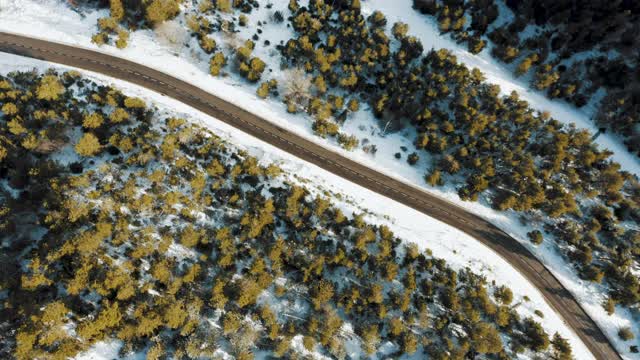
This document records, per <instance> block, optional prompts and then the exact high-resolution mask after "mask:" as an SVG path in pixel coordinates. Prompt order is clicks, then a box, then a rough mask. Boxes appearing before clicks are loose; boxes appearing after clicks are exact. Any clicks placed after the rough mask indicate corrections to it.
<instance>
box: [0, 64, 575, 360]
mask: <svg viewBox="0 0 640 360" xmlns="http://www.w3.org/2000/svg"><path fill="white" fill-rule="evenodd" d="M0 108H2V112H0V144H1V145H2V147H1V148H2V149H3V151H2V152H0V154H1V156H0V199H2V204H6V205H3V207H2V209H1V210H0V226H2V232H0V234H1V235H0V242H1V243H2V244H3V251H2V255H1V257H0V261H1V264H2V269H3V271H2V272H1V273H0V288H2V297H3V301H2V303H0V323H1V324H2V329H3V332H2V334H1V335H0V339H1V341H0V343H1V344H2V345H1V346H0V354H1V356H2V357H3V358H11V357H14V358H17V359H35V358H68V357H71V356H73V355H75V354H77V353H79V352H82V351H84V350H86V349H88V348H89V347H90V346H91V345H92V344H94V343H96V342H97V341H102V340H107V341H108V340H110V339H119V340H121V341H122V342H123V344H124V346H123V347H122V349H121V355H124V354H127V353H130V352H140V351H146V352H147V358H149V359H161V358H169V357H174V358H183V357H189V358H201V357H204V358H211V357H215V356H218V355H221V353H222V352H226V353H229V354H232V355H233V356H235V357H236V358H238V359H252V358H253V354H254V353H255V352H257V351H261V352H268V353H269V354H272V355H273V356H277V357H287V358H290V357H298V356H302V354H300V353H299V350H296V348H295V346H292V343H293V340H294V339H295V338H300V337H302V343H303V345H304V348H305V349H306V350H308V351H316V352H319V353H321V354H324V355H328V356H332V357H335V358H345V357H346V356H347V349H346V347H345V345H346V343H347V342H350V343H351V344H353V341H354V339H355V341H356V343H357V344H358V346H360V347H361V349H362V350H363V351H364V352H365V353H367V354H373V353H376V352H378V351H381V345H382V344H386V343H387V342H391V343H392V344H393V347H391V350H389V349H390V348H389V347H388V346H385V348H386V349H387V350H385V351H387V355H389V356H393V357H396V356H400V355H401V354H412V353H416V352H423V353H426V354H428V355H429V357H430V358H435V359H445V358H446V359H464V358H468V357H469V356H475V355H477V354H486V356H488V357H491V358H496V359H498V358H499V359H504V358H512V357H514V356H515V355H514V354H516V353H520V352H523V351H529V352H534V353H544V354H551V355H553V356H556V358H563V359H564V358H569V357H570V356H571V347H570V346H569V345H568V343H567V341H566V340H565V339H563V338H561V337H560V336H559V335H557V334H556V335H555V336H553V337H550V336H549V335H548V334H547V333H546V332H545V331H544V329H543V328H542V327H541V326H540V324H539V323H537V322H536V321H535V320H534V319H532V318H521V317H520V316H519V315H518V313H517V312H516V311H515V308H516V306H517V304H514V303H513V302H514V300H513V295H512V293H511V291H510V290H509V289H508V288H506V287H502V286H494V285H491V284H488V283H487V281H486V279H485V278H483V277H482V276H480V275H477V274H475V273H473V272H472V271H470V270H469V269H462V270H460V271H454V270H453V269H451V268H450V267H449V266H448V265H447V264H446V262H445V261H444V260H442V259H438V258H435V257H433V256H432V255H431V254H430V252H429V251H420V250H419V249H418V247H417V246H416V245H415V244H407V243H405V242H402V241H401V240H400V239H398V238H397V237H396V236H394V234H393V233H392V232H391V231H390V230H389V229H388V228H387V227H385V226H374V225H371V224H368V223H367V222H365V221H364V220H363V215H354V216H352V217H349V216H345V214H343V213H342V211H341V210H339V209H338V208H335V207H334V206H332V204H331V201H330V200H329V199H326V198H323V197H321V196H312V195H311V194H310V192H309V190H307V189H305V188H303V187H300V186H296V185H293V184H290V183H288V182H287V181H286V177H283V176H280V174H281V170H280V169H279V168H278V167H276V166H274V165H269V166H262V165H260V164H259V163H258V161H257V159H256V158H253V157H251V156H248V155H247V154H246V153H244V152H243V151H239V150H237V149H236V148H234V146H233V145H231V144H227V143H225V142H224V141H223V140H221V139H220V138H219V137H217V136H216V135H214V134H212V133H211V132H208V131H206V130H204V129H202V128H199V127H197V126H195V125H192V124H189V123H188V122H187V121H185V120H183V119H179V118H165V119H162V118H160V117H159V116H158V115H157V114H156V113H155V111H154V109H153V108H151V107H149V106H147V104H145V102H144V101H143V100H142V99H139V98H135V97H128V96H126V95H124V94H123V93H121V92H120V91H119V90H118V89H115V88H113V87H109V86H102V85H97V84H95V83H92V82H89V81H87V80H85V79H82V78H81V77H80V76H79V74H77V73H75V72H66V73H63V74H57V73H55V72H54V71H49V72H47V73H46V74H38V73H36V72H28V73H12V74H10V75H8V76H7V77H2V76H0ZM346 324H350V325H351V326H345V325H346ZM349 329H352V330H349ZM388 351H391V352H392V353H388Z"/></svg>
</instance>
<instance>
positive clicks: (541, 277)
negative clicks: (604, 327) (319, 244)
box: [0, 32, 622, 360]
mask: <svg viewBox="0 0 640 360" xmlns="http://www.w3.org/2000/svg"><path fill="white" fill-rule="evenodd" d="M0 51H2V52H7V53H12V54H16V55H21V56H28V57H31V58H36V59H40V60H45V61H50V62H55V63H59V64H64V65H68V66H73V67H77V68H81V69H85V70H90V71H94V72H97V73H101V74H104V75H107V76H111V77H114V78H118V79H122V80H125V81H128V82H130V83H134V84H137V85H140V86H143V87H145V88H147V89H150V90H153V91H156V92H160V93H162V94H165V95H167V96H169V97H172V98H174V99H176V100H178V101H181V102H183V103H185V104H187V105H189V106H192V107H194V108H196V109H198V110H200V111H202V112H204V113H206V114H209V115H211V116H212V117H215V118H217V119H219V120H221V121H224V122H225V123H227V124H229V125H231V126H233V127H236V128H238V129H240V130H242V131H244V132H246V133H248V134H250V135H252V136H255V137H257V138H259V139H261V140H262V141H265V142H267V143H269V144H271V145H274V146H276V147H278V148H280V149H282V150H284V151H287V152H289V153H291V154H293V155H295V156H297V157H299V158H301V159H303V160H305V161H308V162H311V163H313V164H315V165H317V166H319V167H321V168H323V169H325V170H327V171H330V172H332V173H334V174H336V175H338V176H341V177H343V178H345V179H347V180H349V181H352V182H354V183H356V184H358V185H360V186H363V187H365V188H367V189H370V190H372V191H375V192H377V193H379V194H381V195H384V196H386V197H388V198H390V199H393V200H395V201H397V202H400V203H402V204H404V205H407V206H409V207H411V208H414V209H416V210H418V211H420V212H422V213H424V214H426V215H428V216H430V217H433V218H436V219H438V220H440V221H442V222H444V223H446V224H448V225H450V226H453V227H455V228H457V229H459V230H461V231H463V232H465V233H467V234H468V235H470V236H472V237H473V238H475V239H477V240H478V241H480V242H482V243H483V244H485V245H486V246H488V247H489V248H491V249H492V250H493V251H495V252H496V253H498V254H499V255H500V256H501V257H502V258H504V259H505V260H506V261H508V262H509V263H510V264H511V265H512V266H513V267H514V268H516V269H517V270H518V271H519V272H520V273H521V274H522V275H524V276H525V277H526V278H527V279H528V280H529V281H530V282H531V283H532V284H533V285H534V286H535V287H536V288H537V289H538V290H539V291H540V292H541V293H542V294H543V296H544V298H545V300H546V301H547V302H548V303H549V305H550V306H551V307H552V308H553V309H554V310H555V311H556V312H557V313H558V314H560V316H561V317H562V318H563V319H564V321H565V322H566V323H567V325H568V326H570V327H571V328H572V330H573V331H574V332H575V333H576V334H577V335H578V336H579V337H580V339H581V340H582V341H583V343H584V344H585V345H586V346H587V348H588V349H589V350H590V351H591V353H592V354H593V355H594V356H595V357H596V358H597V359H601V360H613V359H622V358H621V356H620V355H619V354H618V353H617V352H616V350H615V348H614V347H613V345H612V344H611V343H610V342H609V340H608V339H607V337H606V336H605V335H604V333H603V332H602V331H601V330H600V328H599V327H598V326H597V325H596V323H595V322H594V321H593V320H592V319H591V318H590V317H589V315H587V313H586V312H585V311H584V309H583V308H582V307H581V306H580V304H579V303H578V302H577V301H576V299H575V298H574V297H573V296H572V295H571V293H570V292H569V291H568V290H567V289H565V288H564V287H563V286H562V284H561V283H560V282H559V281H558V279H557V278H555V277H554V276H553V274H551V272H550V271H549V270H547V268H545V267H544V266H543V265H542V263H541V262H540V261H539V260H538V259H536V258H535V257H534V256H533V255H532V254H531V253H530V252H529V251H528V250H527V249H526V248H525V247H524V246H523V245H522V244H520V243H519V242H518V241H517V240H515V239H514V238H512V237H511V236H509V235H508V234H507V233H505V232H504V231H502V230H500V229H498V228H497V227H496V226H494V225H492V224H491V223H490V222H488V221H487V220H485V219H483V218H481V217H479V216H477V215H475V214H472V213H470V212H467V211H466V210H464V209H463V208H461V207H459V206H457V205H455V204H452V203H450V202H448V201H446V200H443V199H441V198H439V197H437V196H434V195H432V194H429V193H427V192H425V191H423V190H421V189H419V188H417V187H414V186H411V185H409V184H406V183H403V182H401V181H399V180H396V179H394V178H392V177H389V176H387V175H385V174H382V173H380V172H378V171H376V170H373V169H371V168H369V167H367V166H365V165H362V164H360V163H358V162H355V161H353V160H350V159H348V158H346V157H344V156H342V155H340V154H338V153H336V152H333V151H332V150H330V149H327V148H325V147H323V146H321V145H318V144H316V143H314V142H312V141H310V140H306V139H304V138H303V137H301V136H299V135H296V134H295V133H293V132H291V131H289V130H287V129H285V128H283V127H280V126H278V125H275V124H273V123H271V122H269V121H267V120H265V119H262V118H260V117H258V116H256V115H254V114H252V113H250V112H248V111H246V110H244V109H242V108H240V107H238V106H235V105H233V104H231V103H228V102H226V101H224V100H222V99H220V98H218V97H216V96H214V95H212V94H210V93H208V92H205V91H204V90H201V89H199V88H198V87H196V86H193V85H191V84H189V83H187V82H185V81H182V80H179V79H177V78H174V77H172V76H170V75H167V74H165V73H162V72H160V71H157V70H154V69H151V68H149V67H146V66H144V65H141V64H138V63H135V62H131V61H128V60H124V59H122V58H118V57H114V56H111V55H107V54H104V53H101V52H97V51H92V50H88V49H83V48H76V47H72V46H68V45H63V44H59V43H54V42H48V41H44V40H38V39H33V38H28V37H24V36H20V35H16V34H10V33H4V32H0Z"/></svg>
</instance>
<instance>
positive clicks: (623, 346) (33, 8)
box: [0, 0, 640, 358]
mask: <svg viewBox="0 0 640 360" xmlns="http://www.w3.org/2000/svg"><path fill="white" fill-rule="evenodd" d="M274 3H276V5H274V6H275V7H280V8H282V7H285V6H284V4H282V3H278V2H274ZM405 3H406V4H405ZM410 5H411V4H410V1H408V0H403V1H399V2H387V1H370V2H366V3H364V8H365V10H366V11H368V12H372V11H373V10H374V9H375V10H382V11H383V12H384V13H385V14H387V16H388V17H389V19H390V20H391V21H394V20H396V19H398V20H402V21H404V22H406V23H408V24H409V25H410V33H412V34H414V35H416V36H418V37H419V38H421V39H422V40H423V42H424V44H425V46H427V47H431V46H433V47H434V48H448V49H451V50H452V51H453V52H454V54H455V55H456V56H457V57H458V59H459V60H460V61H462V62H464V63H466V64H467V65H469V66H472V67H478V68H480V69H481V70H482V71H483V73H484V74H485V76H486V77H487V79H488V80H489V81H490V82H492V83H497V84H499V85H500V87H501V90H502V91H503V92H504V93H508V92H510V91H511V90H516V91H518V92H519V93H520V95H521V97H522V98H523V99H526V100H527V101H528V102H529V103H530V104H531V105H532V106H533V107H534V108H536V109H540V110H547V111H549V112H550V113H551V115H552V116H553V117H554V118H556V119H558V120H560V121H567V122H574V123H576V124H577V125H578V126H579V127H582V128H586V129H590V130H593V125H592V124H591V122H590V121H589V120H588V119H589V116H590V115H591V114H589V113H584V112H582V111H577V110H575V109H572V108H571V107H570V106H569V105H566V104H563V103H560V102H552V101H549V100H548V99H546V98H545V97H544V96H543V95H541V94H538V93H536V92H532V91H530V90H528V88H527V86H526V84H525V83H524V82H523V81H520V80H516V79H513V77H512V75H511V73H510V72H509V71H508V70H505V69H503V68H502V67H501V66H500V65H498V63H497V62H495V61H494V60H492V59H491V58H490V57H489V56H488V55H486V54H481V55H479V56H475V55H471V54H469V53H468V52H466V50H464V49H462V48H460V47H459V46H457V45H456V44H455V43H453V42H451V41H450V40H448V38H444V37H440V36H439V35H438V34H437V29H436V27H435V25H434V24H429V23H428V22H426V21H425V18H424V17H422V16H420V14H418V13H414V12H413V11H411V10H410ZM271 12H272V11H270V10H269V9H267V8H266V7H261V8H260V9H257V11H256V13H254V14H253V15H252V16H251V18H250V20H249V21H251V22H257V21H258V20H260V19H262V20H265V19H268V18H269V17H270V15H271ZM84 15H85V17H81V16H80V15H78V14H77V13H75V12H73V11H71V10H70V9H69V8H68V7H65V6H61V5H59V4H56V3H54V2H51V1H34V0H29V1H18V0H15V1H12V0H0V28H1V29H3V30H6V31H14V32H19V33H24V34H30V35H32V36H38V37H43V38H47V39H50V40H53V41H62V42H65V43H70V44H77V45H81V46H85V47H89V48H93V49H97V50H99V51H105V52H108V53H110V54H113V55H117V56H122V57H125V58H128V59H131V60H134V61H137V62H140V63H144V64H146V65H149V66H152V67H154V68H156V69H160V70H163V71H165V72H167V73H170V74H171V75H173V76H176V77H179V78H182V79H184V80H186V81H189V82H191V83H193V84H195V85H198V86H199V87H201V88H202V89H205V90H207V91H210V92H211V93H214V94H216V95H218V96H220V97H222V98H225V99H226V100H228V101H231V102H234V103H236V104H238V105H241V106H243V107H244V108H246V109H249V110H251V111H254V112H255V113H257V114H258V115H260V116H262V117H264V118H266V119H268V120H270V121H273V122H276V123H279V124H285V125H286V126H287V127H288V128H290V129H293V130H295V131H296V132H298V133H299V134H300V135H302V136H305V137H307V138H309V139H311V140H314V141H318V142H320V143H322V144H323V145H325V146H328V147H331V148H332V149H335V151H338V152H341V153H342V154H344V155H345V156H348V157H351V158H353V159H356V160H358V161H360V162H362V163H364V164H367V165H369V166H372V167H375V168H377V169H379V170H381V171H384V172H386V173H388V174H390V175H392V176H395V177H397V178H399V179H402V180H404V181H407V182H410V183H413V184H416V185H418V186H421V187H424V188H425V190H427V191H429V192H432V193H435V194H437V195H440V196H442V197H444V198H447V199H448V200H450V201H452V202H455V203H457V204H459V205H461V206H463V207H465V208H467V209H468V210H470V211H473V212H475V213H478V214H481V215H482V216H484V217H485V218H487V219H489V220H490V221H492V222H493V223H495V224H496V225H498V226H500V227H501V228H502V229H504V230H506V231H507V232H509V233H510V234H512V235H513V236H514V237H516V238H517V239H519V240H521V241H522V242H523V244H525V245H526V246H527V247H528V248H529V249H530V250H531V251H532V252H533V253H534V254H536V255H537V256H538V257H539V258H541V259H542V260H543V261H544V263H545V264H547V266H548V267H549V268H550V269H551V270H552V271H553V272H554V273H555V274H556V275H557V276H558V278H559V279H560V280H561V281H562V282H563V284H564V285H565V286H566V287H567V288H568V289H569V290H570V291H571V292H572V293H574V295H575V296H576V297H577V298H578V299H579V300H580V301H581V303H582V304H583V305H584V307H585V309H586V310H587V311H588V312H589V313H590V314H591V316H592V317H593V318H594V319H595V320H596V322H598V324H599V325H600V326H601V327H602V328H603V329H604V330H605V332H606V334H607V335H608V337H609V338H610V339H611V340H612V341H613V342H614V343H615V344H616V345H617V347H618V350H619V351H620V352H621V353H623V354H626V356H628V357H629V358H632V357H633V356H634V355H633V354H631V353H629V352H628V344H627V343H624V342H622V341H620V340H619V339H618V337H617V335H616V334H617V332H618V329H619V328H620V327H623V326H630V327H631V328H632V330H633V331H634V332H635V333H636V334H638V333H640V327H639V325H638V324H637V322H635V323H633V322H631V321H630V319H631V318H632V315H631V314H630V312H629V311H627V310H625V309H623V308H618V309H617V311H616V313H615V314H614V315H612V316H608V315H607V314H606V313H605V311H604V310H603V308H602V306H601V304H602V303H603V302H604V296H603V289H602V287H601V286H599V285H593V284H592V283H589V282H587V281H584V280H580V279H579V278H578V276H577V275H576V274H575V271H573V270H572V269H570V268H569V267H568V266H567V265H566V262H565V261H564V260H563V259H562V257H561V256H560V255H559V254H558V252H557V251H556V250H555V248H554V245H553V244H552V241H550V240H549V239H546V240H545V242H544V243H543V244H542V245H541V246H533V245H531V244H530V242H529V241H528V240H527V236H526V234H527V232H529V231H531V230H533V229H534V228H536V225H537V224H531V223H529V224H527V225H522V223H521V222H520V220H519V218H518V215H517V214H515V213H514V212H502V213H500V212H497V211H494V210H492V209H490V207H489V205H488V203H487V202H486V201H481V202H477V203H476V202H463V201H461V200H460V199H459V197H458V195H457V193H456V190H455V187H454V186H453V185H449V186H445V187H442V188H431V187H427V186H426V185H425V184H424V180H423V176H424V174H423V173H422V171H420V170H419V169H421V168H425V167H427V166H428V165H429V159H428V158H426V157H423V158H422V159H420V161H419V162H418V168H416V167H411V166H408V165H407V164H406V162H404V161H397V160H395V159H393V158H392V157H391V156H388V155H389V154H393V153H395V152H398V149H400V148H402V147H405V148H409V149H411V148H413V144H412V139H414V138H415V133H414V132H413V130H410V129H405V130H402V131H401V132H398V133H386V132H385V131H384V130H383V129H382V128H381V127H380V126H379V125H378V124H376V123H375V121H374V120H373V119H372V118H371V115H370V111H369V109H361V110H360V111H359V112H357V113H355V114H354V116H353V117H351V118H350V119H349V121H348V122H346V123H345V124H344V125H343V126H342V128H341V129H342V130H343V131H345V132H346V133H348V134H351V135H355V136H356V137H358V138H360V139H365V138H366V139H368V140H369V142H370V143H371V144H375V146H376V148H377V150H378V153H377V155H372V154H371V153H370V152H366V151H363V150H362V149H358V150H355V151H352V152H348V151H344V150H342V149H341V148H340V147H339V146H338V144H337V143H336V142H335V141H333V140H323V139H320V138H318V137H316V136H315V135H313V130H312V126H311V124H310V123H309V122H307V121H304V120H303V119H301V117H300V116H295V115H291V114H288V113H287V112H286V107H285V105H284V104H282V103H280V102H277V101H263V100H261V99H259V98H258V97H257V96H256V95H255V90H254V89H253V88H251V87H247V86H246V83H245V82H244V81H242V80H241V79H240V78H239V77H237V76H229V77H226V78H214V77H211V76H209V75H207V74H208V73H209V63H208V58H207V57H206V56H205V54H203V53H202V51H200V50H199V49H198V45H197V41H196V40H195V39H191V40H190V48H184V47H180V46H178V47H176V46H174V45H173V44H171V43H162V42H160V41H157V37H156V35H155V34H154V33H153V32H152V31H150V30H143V31H136V32H134V33H132V34H131V38H130V40H129V42H130V45H129V46H128V47H127V48H125V49H117V48H115V47H113V46H102V47H97V46H96V45H94V44H92V43H91V42H90V38H91V35H92V34H93V33H94V32H95V27H96V22H97V19H98V18H100V17H103V16H107V13H106V12H105V11H102V12H95V11H94V12H88V13H85V14H84ZM182 21H183V22H184V19H182ZM183 26H184V25H183ZM263 32H264V33H263V35H262V37H263V39H269V40H270V41H271V43H272V44H277V43H280V41H281V40H282V41H286V40H287V39H289V38H290V37H291V36H292V33H291V32H290V30H286V31H283V28H282V27H277V26H274V25H273V24H271V23H268V24H266V25H265V26H264V27H263ZM252 34H253V29H252V28H251V27H246V28H240V35H241V37H244V38H249V37H251V35H252ZM274 52H275V50H274V49H273V48H268V47H263V46H258V47H256V49H255V50H254V53H255V54H256V55H259V56H260V57H261V58H262V59H263V60H265V62H266V63H267V69H268V70H267V71H273V73H271V74H272V76H274V77H276V78H278V69H279V59H278V57H277V56H275V55H274ZM172 106H179V105H178V104H173V105H172ZM228 131H232V130H231V129H228ZM238 136H240V137H241V136H242V135H240V134H236V135H235V137H234V139H236V138H237V137H238ZM235 141H236V140H234V142H235ZM597 141H598V143H599V144H600V145H601V146H604V147H606V148H609V149H611V150H613V151H614V155H613V158H614V159H615V160H616V161H618V162H619V163H620V164H621V165H622V168H623V169H624V170H627V171H629V172H631V173H633V174H639V173H640V166H639V164H638V160H637V159H636V158H635V157H633V156H632V155H630V154H628V153H627V152H626V150H625V149H624V147H623V146H622V145H621V144H620V142H619V141H617V140H616V139H614V138H612V137H610V136H609V135H601V136H600V137H599V138H598V139H597ZM259 148H263V147H256V148H255V149H254V151H259V150H256V149H259ZM272 150H273V149H272ZM274 151H275V150H274ZM276 153H277V151H276ZM281 155H282V156H284V155H283V154H281ZM402 155H404V156H406V155H407V154H402ZM297 166H298V167H297V168H295V167H294V168H292V170H295V169H298V171H299V169H301V168H306V166H304V165H301V164H298V165H297ZM344 186H347V185H346V184H341V187H344ZM341 187H337V188H338V189H339V188H341ZM347 193H350V194H351V193H352V192H349V191H347ZM368 197H369V196H368ZM368 197H367V198H368ZM356 203H360V202H359V201H356ZM383 204H385V203H384V202H383V201H378V202H375V203H371V202H367V206H366V207H367V208H370V209H372V210H373V209H376V207H375V206H377V209H378V210H377V211H376V210H373V211H374V212H381V213H383V214H387V213H388V207H387V206H386V204H385V205H384V206H383ZM383 209H387V211H382V210H383ZM398 211H400V210H398ZM407 211H408V210H407V209H404V210H402V213H403V214H406V213H407ZM409 213H410V212H409ZM414 215H415V216H418V215H419V214H414ZM412 216H413V215H412ZM402 218H403V220H405V219H404V218H405V216H402ZM406 218H407V219H413V218H412V217H409V216H407V217H406ZM398 220H399V219H398ZM403 224H404V225H402V226H400V229H404V230H400V231H407V232H413V231H415V233H413V236H414V238H415V237H419V235H418V234H422V231H434V230H432V229H431V230H430V226H426V227H425V228H423V229H416V228H415V226H416V224H432V223H427V222H425V221H424V220H420V221H413V220H412V221H408V220H407V222H405V223H403ZM438 228H439V229H440V228H441V227H440V226H439V227H438ZM450 231H453V230H447V233H449V232H450ZM396 233H397V234H399V235H400V236H401V237H403V236H404V235H403V233H401V232H398V231H396ZM436 233H437V234H440V233H441V230H437V231H436ZM407 236H408V235H407ZM458 236H459V238H458ZM455 237H456V238H458V239H463V238H464V236H463V235H460V234H457V235H455ZM449 241H451V238H447V240H443V241H441V242H440V243H441V246H442V248H443V249H447V248H448V249H449V250H450V251H451V250H456V249H459V248H464V247H471V248H472V249H474V250H472V251H471V253H474V252H475V251H476V250H475V249H476V246H479V245H477V243H476V242H474V241H472V240H471V239H468V238H466V240H465V241H458V242H456V244H457V245H456V246H455V247H454V246H450V245H447V244H449ZM429 247H430V248H433V246H431V245H430V246H429ZM434 251H435V252H436V253H437V250H436V249H434ZM442 251H444V250H442ZM460 253H462V251H460V252H459V253H458V254H456V256H452V257H451V258H449V261H462V263H461V264H466V263H467V261H468V260H461V259H462V258H461V257H460ZM443 256H444V255H443ZM482 258H483V257H482V256H479V257H477V258H476V260H473V261H472V262H476V261H479V260H478V259H482ZM484 258H485V259H486V258H492V257H491V256H487V257H484ZM496 261H497V260H496ZM477 264H479V263H477ZM503 265H504V264H503ZM484 266H489V267H493V266H497V265H496V264H494V263H493V261H492V263H491V264H490V265H488V264H484V265H481V266H480V267H484ZM504 273H509V272H508V271H506V270H505V272H503V271H496V272H495V274H496V275H497V274H504ZM505 280H506V281H505V282H510V283H514V284H516V283H519V282H516V281H509V279H505ZM525 290H526V291H528V290H529V289H523V292H522V294H524V293H525ZM544 312H545V314H546V313H548V312H547V311H544ZM574 348H575V349H576V353H577V350H578V348H577V347H575V346H574Z"/></svg>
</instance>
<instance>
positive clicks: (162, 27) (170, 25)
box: [154, 20, 188, 51]
mask: <svg viewBox="0 0 640 360" xmlns="http://www.w3.org/2000/svg"><path fill="white" fill-rule="evenodd" d="M154 31H155V33H156V37H157V38H158V42H159V43H160V45H163V46H166V47H168V48H170V49H171V50H173V51H178V50H180V48H181V47H182V46H183V45H184V43H185V42H186V41H187V35H188V34H187V30H186V29H185V28H184V27H183V26H182V25H181V24H180V23H179V22H178V21H176V20H169V21H164V22H162V23H160V24H158V25H156V26H155V28H154Z"/></svg>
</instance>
